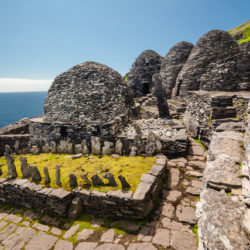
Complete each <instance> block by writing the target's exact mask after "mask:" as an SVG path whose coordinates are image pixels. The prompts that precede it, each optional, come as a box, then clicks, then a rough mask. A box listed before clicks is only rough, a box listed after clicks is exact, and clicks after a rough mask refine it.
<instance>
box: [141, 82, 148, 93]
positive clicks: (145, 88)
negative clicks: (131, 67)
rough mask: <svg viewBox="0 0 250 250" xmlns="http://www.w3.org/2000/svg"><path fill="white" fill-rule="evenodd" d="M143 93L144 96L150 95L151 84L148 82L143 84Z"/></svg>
mask: <svg viewBox="0 0 250 250" xmlns="http://www.w3.org/2000/svg"><path fill="white" fill-rule="evenodd" d="M142 93H143V95H147V94H149V83H148V82H143V83H142Z"/></svg>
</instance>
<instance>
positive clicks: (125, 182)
mask: <svg viewBox="0 0 250 250" xmlns="http://www.w3.org/2000/svg"><path fill="white" fill-rule="evenodd" d="M118 179H119V180H120V182H121V184H122V189H127V188H130V185H129V183H128V182H127V180H126V178H125V177H124V176H123V175H118Z"/></svg>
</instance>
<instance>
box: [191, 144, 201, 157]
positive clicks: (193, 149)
mask: <svg viewBox="0 0 250 250" xmlns="http://www.w3.org/2000/svg"><path fill="white" fill-rule="evenodd" d="M204 152H205V150H204V149H203V148H202V147H201V146H199V145H191V146H190V147H189V149H188V154H190V155H198V156H203V155H204Z"/></svg>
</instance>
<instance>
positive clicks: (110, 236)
mask: <svg viewBox="0 0 250 250" xmlns="http://www.w3.org/2000/svg"><path fill="white" fill-rule="evenodd" d="M114 238H115V231H114V229H109V230H108V231H107V232H105V233H104V234H103V235H102V237H101V241H102V242H113V241H114Z"/></svg>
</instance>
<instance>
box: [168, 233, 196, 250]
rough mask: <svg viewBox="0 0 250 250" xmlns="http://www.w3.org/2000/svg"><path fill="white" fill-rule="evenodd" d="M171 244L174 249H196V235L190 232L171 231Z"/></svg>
mask: <svg viewBox="0 0 250 250" xmlns="http://www.w3.org/2000/svg"><path fill="white" fill-rule="evenodd" d="M171 234H172V237H171V246H172V247H173V248H174V249H176V250H187V249H188V250H196V249H197V246H196V237H195V236H194V234H193V233H191V232H183V231H171Z"/></svg>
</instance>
